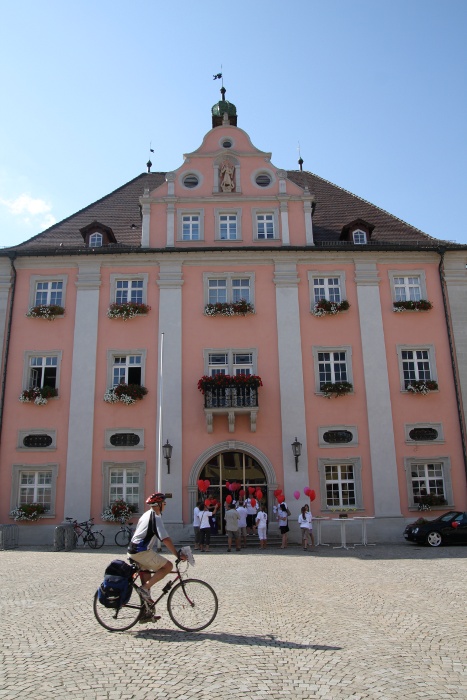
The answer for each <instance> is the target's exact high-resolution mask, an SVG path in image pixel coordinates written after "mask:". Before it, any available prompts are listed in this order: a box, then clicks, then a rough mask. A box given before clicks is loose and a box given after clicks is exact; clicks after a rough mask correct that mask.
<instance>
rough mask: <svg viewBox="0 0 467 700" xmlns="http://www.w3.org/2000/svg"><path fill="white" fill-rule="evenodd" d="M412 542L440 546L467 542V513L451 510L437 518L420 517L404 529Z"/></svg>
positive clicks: (406, 537)
mask: <svg viewBox="0 0 467 700" xmlns="http://www.w3.org/2000/svg"><path fill="white" fill-rule="evenodd" d="M404 537H405V539H406V540H409V541H410V542H417V543H418V544H429V545H430V546H431V547H439V546H440V545H442V544H467V513H462V512H461V511H458V510H450V511H449V513H444V515H440V516H439V518H435V520H425V518H419V519H418V520H417V521H416V522H414V523H412V524H411V525H407V527H406V528H405V530H404Z"/></svg>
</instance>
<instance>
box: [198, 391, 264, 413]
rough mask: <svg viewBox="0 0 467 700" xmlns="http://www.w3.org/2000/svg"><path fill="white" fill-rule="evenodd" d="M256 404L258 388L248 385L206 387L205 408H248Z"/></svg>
mask: <svg viewBox="0 0 467 700" xmlns="http://www.w3.org/2000/svg"><path fill="white" fill-rule="evenodd" d="M250 406H252V407H257V406H258V389H256V387H249V386H242V387H239V386H229V387H215V388H213V389H206V392H205V394H204V407H205V408H248V407H250Z"/></svg>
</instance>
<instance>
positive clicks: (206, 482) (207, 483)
mask: <svg viewBox="0 0 467 700" xmlns="http://www.w3.org/2000/svg"><path fill="white" fill-rule="evenodd" d="M210 486H211V482H210V481H209V479H205V480H204V490H205V491H207V490H208V488H209V487H210Z"/></svg>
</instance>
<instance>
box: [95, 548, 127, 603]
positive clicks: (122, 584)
mask: <svg viewBox="0 0 467 700" xmlns="http://www.w3.org/2000/svg"><path fill="white" fill-rule="evenodd" d="M132 574H133V569H132V567H131V566H130V564H127V563H126V562H125V561H123V560H122V559H114V560H113V561H112V562H111V563H110V564H109V565H108V567H107V568H106V570H105V572H104V580H103V581H102V583H101V585H100V586H99V588H98V589H97V597H98V599H99V603H101V604H102V605H104V606H105V607H106V608H121V607H122V605H125V603H128V601H129V600H130V597H131V583H132Z"/></svg>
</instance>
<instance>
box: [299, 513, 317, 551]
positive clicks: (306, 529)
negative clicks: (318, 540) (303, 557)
mask: <svg viewBox="0 0 467 700" xmlns="http://www.w3.org/2000/svg"><path fill="white" fill-rule="evenodd" d="M307 509H308V510H307ZM311 521H312V515H311V513H310V509H309V508H308V506H307V505H306V506H303V507H302V508H301V512H300V515H299V516H298V524H299V525H300V530H301V533H302V546H303V549H304V550H305V551H306V550H307V549H308V543H310V545H312V544H313V533H312V528H313V526H312V522H311Z"/></svg>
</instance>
